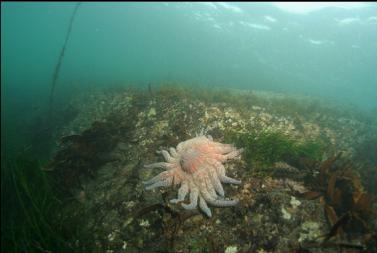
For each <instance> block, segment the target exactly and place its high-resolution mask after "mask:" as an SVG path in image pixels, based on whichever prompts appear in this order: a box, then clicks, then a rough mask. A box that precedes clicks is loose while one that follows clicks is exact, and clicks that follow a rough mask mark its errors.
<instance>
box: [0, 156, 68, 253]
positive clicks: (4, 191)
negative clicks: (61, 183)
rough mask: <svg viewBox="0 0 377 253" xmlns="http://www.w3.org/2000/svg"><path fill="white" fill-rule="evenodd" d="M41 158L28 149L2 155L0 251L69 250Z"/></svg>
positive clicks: (57, 207)
mask: <svg viewBox="0 0 377 253" xmlns="http://www.w3.org/2000/svg"><path fill="white" fill-rule="evenodd" d="M61 204H62V203H61V202H60V201H59V200H58V199H57V197H56V195H55V193H54V191H53V187H52V185H51V182H50V178H49V177H48V175H47V174H46V173H44V172H43V171H42V170H41V161H38V160H37V159H35V157H34V156H33V155H32V154H30V153H27V152H22V153H18V154H12V155H11V156H7V157H5V156H3V154H2V159H1V206H2V208H1V252H54V251H55V252H57V250H58V251H59V252H62V251H65V250H71V248H70V246H69V245H68V244H67V243H66V240H65V239H66V237H65V235H64V231H63V229H62V227H63V226H62V224H64V222H65V220H64V218H62V217H60V218H58V217H57V216H55V210H57V209H59V208H61Z"/></svg>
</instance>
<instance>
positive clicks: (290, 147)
mask: <svg viewBox="0 0 377 253" xmlns="http://www.w3.org/2000/svg"><path fill="white" fill-rule="evenodd" d="M233 138H234V140H235V142H236V145H237V146H238V147H243V148H244V149H245V151H244V155H243V157H244V160H245V161H246V163H247V164H248V165H249V166H252V167H262V168H267V167H270V166H272V165H273V164H274V163H276V162H280V161H286V162H294V161H297V160H298V159H299V158H302V157H305V158H309V159H311V160H320V159H321V157H322V155H323V153H324V151H325V146H324V145H323V144H322V143H321V142H320V141H317V140H308V141H306V140H305V141H298V140H295V139H293V138H292V137H290V136H287V135H285V134H283V133H279V132H261V133H255V132H249V133H242V134H238V135H236V136H233Z"/></svg>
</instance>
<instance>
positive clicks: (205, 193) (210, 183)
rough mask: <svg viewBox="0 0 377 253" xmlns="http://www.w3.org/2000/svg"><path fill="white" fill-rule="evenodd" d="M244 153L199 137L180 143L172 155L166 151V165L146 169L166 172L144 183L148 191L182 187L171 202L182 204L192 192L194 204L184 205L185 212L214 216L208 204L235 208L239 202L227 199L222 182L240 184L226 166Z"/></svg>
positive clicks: (163, 153)
mask: <svg viewBox="0 0 377 253" xmlns="http://www.w3.org/2000/svg"><path fill="white" fill-rule="evenodd" d="M241 152H242V149H237V148H236V147H234V146H233V145H231V144H222V143H219V142H215V141H213V139H212V137H211V136H204V135H202V136H198V137H195V138H192V139H189V140H186V141H184V142H181V143H179V144H178V146H177V149H175V148H170V153H169V152H168V151H166V150H162V151H160V152H159V153H161V154H162V155H163V156H164V158H165V160H166V162H158V163H152V164H149V165H145V167H146V168H163V169H165V171H163V172H161V173H160V174H159V175H157V176H155V177H153V178H152V179H150V180H148V181H146V182H144V184H145V185H146V189H147V190H150V189H154V188H157V187H167V186H171V185H181V186H180V188H179V190H178V198H177V199H172V200H170V202H171V203H179V202H182V201H184V200H185V197H186V195H187V194H188V193H190V197H189V198H190V203H189V204H184V203H182V207H183V208H185V209H195V208H196V207H197V205H198V200H199V207H200V209H201V210H202V211H203V212H204V213H205V214H206V215H207V216H208V217H211V216H212V214H211V210H210V209H209V208H208V206H207V202H208V203H209V204H211V205H213V206H221V207H223V206H234V205H236V204H237V203H238V201H237V200H226V199H224V189H223V186H222V184H221V182H222V183H230V184H240V183H241V181H239V180H236V179H233V178H230V177H227V176H226V175H225V168H224V166H223V163H224V162H225V161H227V160H230V159H233V158H235V157H237V156H239V154H240V153H241Z"/></svg>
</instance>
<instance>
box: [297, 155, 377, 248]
mask: <svg viewBox="0 0 377 253" xmlns="http://www.w3.org/2000/svg"><path fill="white" fill-rule="evenodd" d="M309 167H310V168H312V169H313V168H314V169H315V170H318V171H319V174H318V176H317V177H315V178H312V177H310V176H308V177H307V180H306V181H307V184H308V185H311V186H312V190H311V191H308V192H304V193H302V196H303V197H305V198H307V199H316V198H321V202H322V203H323V205H324V212H325V214H326V217H327V220H328V222H329V223H330V226H331V229H330V231H329V233H328V234H327V235H325V238H324V244H325V245H326V243H329V241H330V239H333V238H335V237H338V243H339V240H340V244H343V246H344V245H348V246H349V247H353V248H361V249H364V248H367V245H368V244H374V243H375V242H376V241H377V234H376V231H375V230H374V228H373V227H371V226H370V220H371V218H372V217H373V216H372V206H373V196H372V195H371V194H369V193H368V192H366V191H365V190H364V188H363V185H362V182H361V179H360V177H359V175H358V174H357V173H356V171H355V169H354V167H355V165H354V164H352V162H350V161H348V160H344V159H343V160H342V159H341V153H339V154H338V155H336V156H332V157H330V158H328V159H327V160H325V161H324V162H322V163H316V162H313V161H311V162H308V161H306V168H309ZM308 175H313V174H308ZM350 239H351V240H356V239H358V243H357V244H349V243H348V242H347V241H349V240H350ZM375 245H376V244H375ZM374 247H375V246H374ZM372 248H373V247H372ZM368 249H369V250H371V247H370V245H369V247H368ZM374 250H377V248H374Z"/></svg>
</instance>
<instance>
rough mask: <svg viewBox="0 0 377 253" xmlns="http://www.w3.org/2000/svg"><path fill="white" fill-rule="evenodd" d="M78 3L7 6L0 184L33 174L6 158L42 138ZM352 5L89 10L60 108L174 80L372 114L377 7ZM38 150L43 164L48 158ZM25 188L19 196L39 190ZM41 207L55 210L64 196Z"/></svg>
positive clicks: (66, 60) (84, 6)
mask: <svg viewBox="0 0 377 253" xmlns="http://www.w3.org/2000/svg"><path fill="white" fill-rule="evenodd" d="M75 5H76V3H75V2H70V3H57V2H52V3H21V2H19V3H11V2H6V3H4V2H2V3H1V137H2V141H1V148H2V175H3V171H4V168H13V169H14V168H15V167H17V166H19V167H22V166H26V165H23V164H25V163H26V162H19V160H18V162H17V163H16V164H12V165H9V164H6V163H5V162H4V164H3V158H5V157H8V156H10V154H13V152H19V151H20V150H28V144H26V141H25V140H26V139H27V138H29V139H30V136H33V135H35V133H41V132H42V133H43V129H42V128H43V124H39V125H38V124H35V126H34V127H33V128H32V130H30V127H29V125H30V124H31V123H30V122H32V121H33V120H35V118H36V117H45V115H47V111H48V109H49V108H48V105H49V103H48V102H49V98H50V97H49V96H50V91H51V85H52V77H53V73H54V70H55V67H56V65H57V62H58V59H59V54H60V52H61V50H62V46H63V44H64V41H65V38H66V34H67V29H68V26H69V21H70V18H71V15H72V12H73V10H74V8H75ZM343 7H345V6H343ZM348 7H349V8H340V7H328V8H322V9H319V10H316V11H311V12H301V13H297V12H290V11H288V10H286V9H281V8H278V7H277V6H276V5H274V4H272V3H208V2H207V3H95V2H94V3H86V2H84V3H81V5H80V6H79V8H78V10H77V13H76V16H75V19H74V21H73V24H72V31H71V34H70V37H69V40H68V41H67V46H66V50H65V54H64V57H63V58H62V62H61V63H62V65H61V68H60V70H59V78H58V80H57V83H56V90H55V93H54V106H56V107H57V108H59V106H64V105H65V104H67V103H68V101H70V99H71V98H72V97H73V96H74V95H75V94H77V93H78V92H80V91H85V90H91V89H93V88H98V87H119V86H127V85H129V84H132V85H135V86H137V87H141V88H146V87H148V85H152V87H153V86H154V85H155V84H156V85H157V84H158V83H160V82H166V81H168V82H176V83H180V84H183V85H199V86H200V85H202V86H206V87H212V86H216V87H226V88H232V89H243V90H257V91H262V92H263V91H272V92H279V93H283V94H288V95H298V96H307V97H313V98H320V99H324V100H326V101H328V102H330V103H336V104H337V105H338V106H340V107H342V106H344V108H347V107H349V106H350V107H352V108H358V110H360V111H362V112H365V113H367V114H372V115H373V114H374V113H376V111H377V71H376V66H377V4H376V3H373V2H369V3H363V4H360V5H359V6H356V7H352V6H351V5H350V6H348ZM30 131H34V132H30ZM25 136H28V137H25ZM36 138H39V137H36ZM46 138H47V137H46ZM42 141H46V143H47V142H49V141H50V140H41V142H42ZM50 144H51V143H50ZM50 144H46V147H47V146H48V145H50ZM43 152H46V156H47V157H48V155H49V153H48V151H45V150H42V151H40V153H43ZM40 153H38V156H37V157H34V158H33V159H36V160H39V159H42V158H41V157H40V156H39V154H40ZM15 159H16V158H15ZM17 159H18V158H17ZM43 159H46V157H43ZM32 167H38V166H37V165H35V163H33V166H32ZM4 175H8V174H4ZM25 175H27V174H24V175H22V176H20V178H21V179H22V178H24V177H25ZM13 177H14V176H13ZM26 177H27V176H26ZM33 177H36V178H38V175H33ZM22 180H23V179H22ZM22 180H21V181H20V182H19V183H18V184H20V185H21V186H20V187H21V189H23V188H25V187H26V188H25V189H29V188H30V189H31V188H32V187H31V186H30V185H28V184H27V183H25V182H24V181H22ZM38 180H41V179H40V178H39V179H38ZM43 180H44V179H43ZM43 182H44V181H43ZM12 184H14V185H16V186H17V182H13V183H12ZM4 185H5V183H4ZM4 187H5V186H4ZM7 187H8V186H7ZM22 187H23V188H22ZM5 188H6V187H5ZM5 188H4V189H5ZM46 188H48V186H46ZM6 189H8V188H6ZM9 189H12V187H10V188H9ZM10 191H11V190H10ZM2 194H3V181H2ZM4 194H5V193H4ZM8 194H10V193H9V192H8ZM9 196H10V195H4V197H5V198H9ZM26 197H27V196H26ZM29 197H30V196H29ZM36 198H37V200H36V201H39V199H41V200H40V201H42V202H43V203H45V202H46V201H49V200H50V199H54V196H36ZM35 205H38V203H36V204H35ZM37 211H38V210H35V212H36V213H37V214H38V212H37ZM42 211H46V210H42ZM31 214H32V215H34V213H31ZM37 214H35V215H37ZM2 216H3V209H2ZM30 219H31V218H30ZM36 219H37V218H36ZM33 222H34V223H36V222H37V221H33ZM46 226H47V225H46ZM47 227H48V226H47ZM39 229H42V230H43V228H41V227H39ZM2 230H3V228H2ZM25 233H26V232H25ZM38 236H41V237H44V236H45V235H44V234H43V233H42V232H40V234H38ZM45 240H46V241H49V240H51V241H54V239H53V238H52V239H51V238H45ZM59 240H60V239H59ZM59 240H58V241H59ZM46 244H47V242H46ZM34 246H35V245H34ZM22 250H24V249H21V248H20V249H19V251H22Z"/></svg>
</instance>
